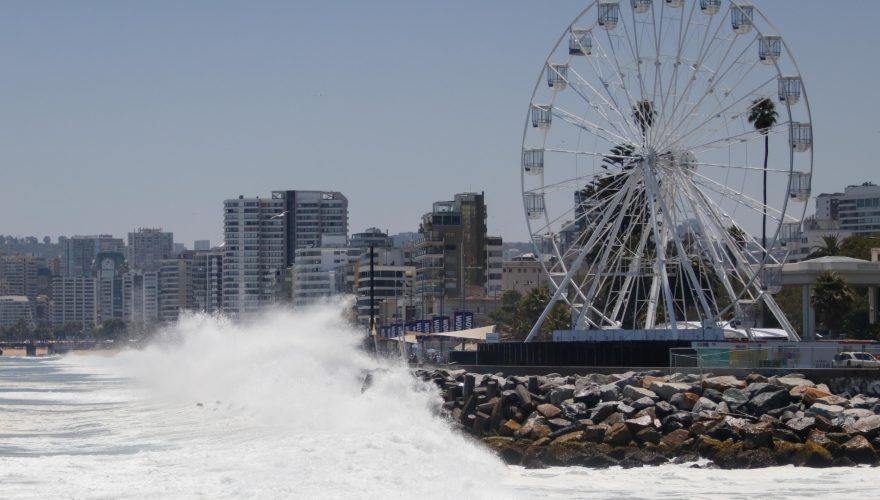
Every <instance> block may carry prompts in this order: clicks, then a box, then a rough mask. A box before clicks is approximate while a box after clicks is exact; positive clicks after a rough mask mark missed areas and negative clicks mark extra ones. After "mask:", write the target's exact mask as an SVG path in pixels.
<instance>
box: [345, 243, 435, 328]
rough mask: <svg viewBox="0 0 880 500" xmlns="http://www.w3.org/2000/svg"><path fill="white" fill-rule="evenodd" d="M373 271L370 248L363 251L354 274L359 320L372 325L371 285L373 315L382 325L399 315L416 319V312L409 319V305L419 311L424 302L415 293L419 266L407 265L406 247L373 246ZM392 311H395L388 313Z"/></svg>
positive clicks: (363, 323) (361, 322)
mask: <svg viewBox="0 0 880 500" xmlns="http://www.w3.org/2000/svg"><path fill="white" fill-rule="evenodd" d="M372 260H373V262H372V263H373V274H372V275H371V274H370V251H369V249H367V250H366V251H365V252H362V253H361V256H360V258H359V259H358V263H357V269H356V274H355V290H356V292H357V315H358V322H359V323H360V324H362V325H363V326H369V324H370V322H369V320H370V288H371V287H372V289H373V298H374V302H373V314H374V315H375V316H376V320H377V322H378V323H379V324H385V323H388V322H394V321H393V320H396V319H397V318H398V317H399V318H406V319H414V318H415V317H417V316H419V314H417V313H410V316H411V317H408V318H407V314H406V312H403V313H401V312H400V309H401V308H403V310H404V311H406V310H407V309H406V308H407V307H408V306H413V307H414V309H413V311H415V310H418V309H419V308H420V306H421V302H418V301H417V300H416V298H415V296H414V290H415V277H416V268H415V266H413V265H407V263H406V259H405V257H404V253H403V249H401V248H396V247H389V246H378V245H374V247H373V254H372ZM389 311H393V312H392V313H391V314H390V316H389V314H388V313H389Z"/></svg>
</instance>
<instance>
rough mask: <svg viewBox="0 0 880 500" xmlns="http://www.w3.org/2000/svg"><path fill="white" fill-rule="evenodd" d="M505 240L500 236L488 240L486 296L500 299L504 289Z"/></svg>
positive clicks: (490, 237)
mask: <svg viewBox="0 0 880 500" xmlns="http://www.w3.org/2000/svg"><path fill="white" fill-rule="evenodd" d="M503 267H504V240H503V239H502V238H501V237H500V236H489V237H488V238H486V296H487V297H500V296H501V294H502V292H503V288H504V282H503V278H504V277H503V272H504V270H503Z"/></svg>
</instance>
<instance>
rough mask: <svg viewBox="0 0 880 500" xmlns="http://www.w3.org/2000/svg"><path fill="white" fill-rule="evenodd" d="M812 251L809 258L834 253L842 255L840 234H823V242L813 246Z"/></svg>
mask: <svg viewBox="0 0 880 500" xmlns="http://www.w3.org/2000/svg"><path fill="white" fill-rule="evenodd" d="M811 250H812V252H811V253H810V255H808V256H807V258H808V259H816V258H819V257H830V256H832V255H842V253H841V252H842V247H841V246H840V236H838V235H836V234H832V235H828V236H823V237H822V244H821V245H819V246H815V247H813V248H811Z"/></svg>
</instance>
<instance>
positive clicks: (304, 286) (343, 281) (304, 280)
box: [291, 235, 361, 306]
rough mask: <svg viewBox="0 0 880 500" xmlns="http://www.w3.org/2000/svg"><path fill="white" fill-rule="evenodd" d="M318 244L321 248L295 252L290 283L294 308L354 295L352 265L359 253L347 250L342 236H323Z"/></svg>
mask: <svg viewBox="0 0 880 500" xmlns="http://www.w3.org/2000/svg"><path fill="white" fill-rule="evenodd" d="M321 240H322V244H321V246H320V247H317V248H311V247H310V248H297V249H296V250H295V253H296V256H295V260H296V262H295V263H294V264H293V268H292V280H291V281H292V287H291V290H292V292H291V298H292V299H293V304H294V306H305V305H309V304H314V303H315V302H317V301H318V300H320V299H321V298H324V297H330V296H333V295H337V294H341V293H351V292H352V291H353V288H354V264H355V262H357V260H358V258H359V257H360V255H361V249H359V248H352V247H348V246H346V241H345V236H343V235H330V236H324V237H323V238H322V239H321Z"/></svg>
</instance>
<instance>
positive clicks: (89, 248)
mask: <svg viewBox="0 0 880 500" xmlns="http://www.w3.org/2000/svg"><path fill="white" fill-rule="evenodd" d="M62 244H63V246H64V253H63V255H62V257H61V275H62V276H66V277H70V278H75V277H78V276H85V277H90V276H92V266H93V264H94V261H95V256H97V255H98V254H99V253H100V252H124V251H125V244H124V243H123V242H122V239H121V238H114V237H113V236H110V235H107V234H102V235H98V236H74V237H72V238H67V239H65V240H64V241H63V243H62Z"/></svg>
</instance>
